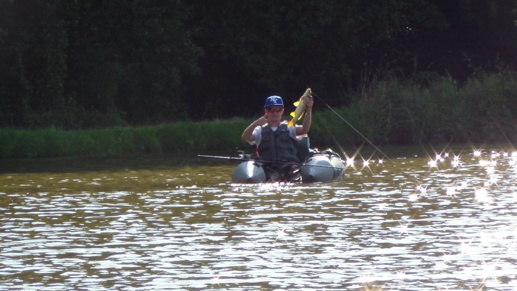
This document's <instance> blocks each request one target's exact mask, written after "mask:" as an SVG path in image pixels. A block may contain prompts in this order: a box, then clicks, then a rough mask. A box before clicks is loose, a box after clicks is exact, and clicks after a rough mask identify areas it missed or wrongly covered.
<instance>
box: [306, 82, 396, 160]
mask: <svg viewBox="0 0 517 291" xmlns="http://www.w3.org/2000/svg"><path fill="white" fill-rule="evenodd" d="M312 95H313V96H315V97H316V98H318V100H320V101H321V102H323V104H324V105H325V106H327V108H328V109H330V110H331V111H332V112H333V113H334V114H335V115H336V116H337V117H339V118H340V119H341V120H342V121H344V122H345V123H346V124H347V125H348V126H350V128H352V129H353V130H354V131H355V132H356V133H357V134H359V135H360V136H361V137H362V138H363V139H364V140H366V141H367V142H368V143H369V144H370V145H371V146H373V147H374V148H375V150H377V151H378V152H380V153H381V154H382V155H383V156H384V157H385V158H386V159H388V160H389V161H390V162H392V163H393V161H392V160H391V159H390V157H388V155H387V154H385V153H384V152H383V151H381V149H380V148H378V147H377V146H376V145H375V144H373V142H372V141H370V140H369V139H368V138H367V137H366V136H364V135H363V134H362V133H361V132H360V131H359V130H357V129H356V128H355V127H354V126H353V125H352V124H350V122H348V121H347V120H346V119H345V118H344V117H343V116H341V115H340V114H339V113H337V112H336V110H334V109H333V108H332V107H330V105H328V104H327V103H326V102H325V101H324V100H323V99H321V98H320V97H319V96H318V95H316V94H314V92H313V93H312Z"/></svg>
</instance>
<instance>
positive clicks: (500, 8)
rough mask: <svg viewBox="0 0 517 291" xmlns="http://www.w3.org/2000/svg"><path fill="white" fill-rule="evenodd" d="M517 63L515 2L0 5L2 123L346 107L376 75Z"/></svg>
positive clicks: (458, 72)
mask: <svg viewBox="0 0 517 291" xmlns="http://www.w3.org/2000/svg"><path fill="white" fill-rule="evenodd" d="M516 60H517V2H516V1H514V0H477V1H464V0H447V1H445V0H386V1H377V0H347V1H341V0H325V1H319V0H297V1H295V0H283V1H274V0H245V1H237V0H218V1H215V0H213V1H210V0H190V1H184V0H167V1H163V0H134V1H125V0H110V1H102V0H81V1H70V0H24V1H15V0H0V127H13V128H29V129H30V128H40V127H49V126H53V127H57V128H63V129H81V128H101V127H109V126H114V125H144V124H158V123H164V122H175V121H181V120H211V119H223V118H231V117H236V116H239V117H242V116H255V115H257V114H258V113H260V107H262V105H263V101H264V99H265V97H267V96H268V95H272V94H275V95H281V96H283V97H284V99H286V101H287V102H290V101H294V100H295V99H297V98H299V96H300V95H301V94H302V93H303V91H304V90H305V88H306V87H308V86H310V87H312V88H313V89H314V91H315V92H316V93H317V94H318V95H319V96H321V97H322V98H324V99H325V102H326V103H328V104H330V105H331V106H346V105H348V104H350V103H351V102H352V101H353V100H352V98H353V97H352V96H354V94H350V92H357V90H361V88H362V86H363V85H364V83H365V82H368V81H369V80H371V79H372V78H379V77H381V78H382V76H383V75H385V74H390V75H391V76H393V75H395V76H396V77H397V78H401V79H410V78H411V79H412V80H417V82H425V80H426V79H427V78H429V76H435V75H448V76H450V77H452V78H454V79H455V80H457V81H458V82H462V81H465V80H466V79H467V78H469V77H471V76H473V75H475V74H476V73H479V72H491V71H499V70H502V69H508V68H510V69H512V68H513V66H514V65H515V61H516ZM319 106H321V105H319Z"/></svg>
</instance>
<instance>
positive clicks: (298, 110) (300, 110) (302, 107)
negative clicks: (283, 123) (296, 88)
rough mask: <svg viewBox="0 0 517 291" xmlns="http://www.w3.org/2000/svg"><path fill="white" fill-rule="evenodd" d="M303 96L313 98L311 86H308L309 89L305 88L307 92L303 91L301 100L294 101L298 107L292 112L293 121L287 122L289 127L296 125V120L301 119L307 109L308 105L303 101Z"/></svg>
mask: <svg viewBox="0 0 517 291" xmlns="http://www.w3.org/2000/svg"><path fill="white" fill-rule="evenodd" d="M303 97H310V98H312V90H311V88H307V90H305V93H303V95H302V97H300V100H298V101H296V102H294V106H296V109H295V110H294V111H293V112H291V116H292V117H293V119H291V121H289V123H288V124H287V127H291V126H293V125H295V124H296V122H297V121H298V120H300V119H301V118H302V116H303V114H304V113H305V109H306V107H307V105H305V103H303V101H302V98H303Z"/></svg>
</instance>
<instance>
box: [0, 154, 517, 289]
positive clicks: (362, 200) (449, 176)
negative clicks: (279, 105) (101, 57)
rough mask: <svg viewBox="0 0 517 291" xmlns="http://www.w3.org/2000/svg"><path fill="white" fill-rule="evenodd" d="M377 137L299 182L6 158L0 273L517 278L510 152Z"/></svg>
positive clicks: (137, 284)
mask: <svg viewBox="0 0 517 291" xmlns="http://www.w3.org/2000/svg"><path fill="white" fill-rule="evenodd" d="M388 153H389V155H390V156H391V157H392V158H391V160H384V161H383V162H382V163H379V162H378V160H377V161H373V160H372V161H371V162H370V163H369V164H368V167H364V163H363V162H362V161H360V162H359V161H358V162H356V163H355V164H354V165H355V166H356V167H355V169H354V168H352V167H350V168H349V169H347V177H346V179H345V180H343V181H342V182H339V183H332V184H309V185H282V184H266V185H237V184H231V183H230V182H229V178H230V176H231V171H232V169H233V164H232V163H220V162H217V163H214V162H205V161H203V162H200V161H198V160H181V159H180V160H175V159H163V158H161V157H157V158H156V159H155V158H149V157H147V158H145V159H144V160H140V161H135V160H130V161H125V163H119V162H120V161H119V162H114V161H113V160H110V161H105V162H106V163H102V160H99V161H83V166H81V163H80V162H79V161H74V162H73V163H71V162H70V160H66V161H68V162H67V163H64V164H63V163H60V162H56V160H47V161H28V162H27V163H28V164H30V163H33V164H32V165H30V166H28V165H25V166H13V165H14V164H13V163H10V162H4V165H3V167H2V169H1V170H0V171H1V174H0V213H1V216H0V230H1V231H0V247H1V250H2V251H1V253H0V266H1V267H0V282H2V283H1V285H2V287H4V289H19V288H21V287H22V286H23V288H27V289H36V288H38V289H46V290H63V289H97V290H103V289H106V290H108V289H138V290H142V289H149V290H156V289H175V288H177V289H198V288H199V289H204V288H208V289H210V288H215V289H219V288H225V289H236V290H240V289H258V288H267V289H302V288H309V289H326V288H327V289H328V288H348V289H362V288H363V289H366V290H372V289H375V288H382V289H384V290H416V289H418V290H437V289H447V288H448V289H460V290H470V289H474V290H478V289H482V288H487V289H498V290H509V289H510V290H512V289H516V288H517V283H516V282H517V275H516V274H517V262H516V259H515V258H517V251H516V248H515V244H516V243H517V220H516V218H515V215H516V213H517V207H516V206H514V205H515V202H517V194H516V193H517V190H516V186H515V177H516V170H517V166H516V165H517V158H516V157H515V156H513V155H512V153H511V152H510V151H505V152H503V151H498V152H491V151H486V150H485V151H483V152H482V153H481V154H480V155H477V154H475V153H474V151H472V150H470V151H461V152H456V153H455V152H453V151H451V152H450V153H449V155H448V156H447V155H446V153H442V154H440V155H439V156H436V155H435V154H434V153H433V154H432V155H427V154H423V155H422V153H421V152H419V151H417V150H414V149H413V151H412V150H411V149H409V150H406V151H404V152H403V153H395V152H391V153H390V152H388ZM415 155H416V156H415ZM365 156H370V155H365ZM456 156H458V157H459V158H455V157H456ZM11 162H13V161H11ZM17 167H18V168H17ZM20 167H21V168H20Z"/></svg>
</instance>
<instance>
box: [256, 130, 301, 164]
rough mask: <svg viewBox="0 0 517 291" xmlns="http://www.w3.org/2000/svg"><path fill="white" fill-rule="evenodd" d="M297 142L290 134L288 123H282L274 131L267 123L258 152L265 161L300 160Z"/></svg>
mask: <svg viewBox="0 0 517 291" xmlns="http://www.w3.org/2000/svg"><path fill="white" fill-rule="evenodd" d="M296 142H297V141H296V140H295V139H294V138H292V137H291V136H290V135H289V128H288V127H287V124H285V123H282V124H280V126H279V127H278V128H277V129H276V131H273V130H272V129H271V127H270V126H269V125H265V126H263V127H262V139H261V141H260V145H259V146H258V148H257V152H258V154H259V156H260V157H261V158H262V159H263V160H265V161H273V162H282V161H287V162H299V160H298V157H297V156H296Z"/></svg>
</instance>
